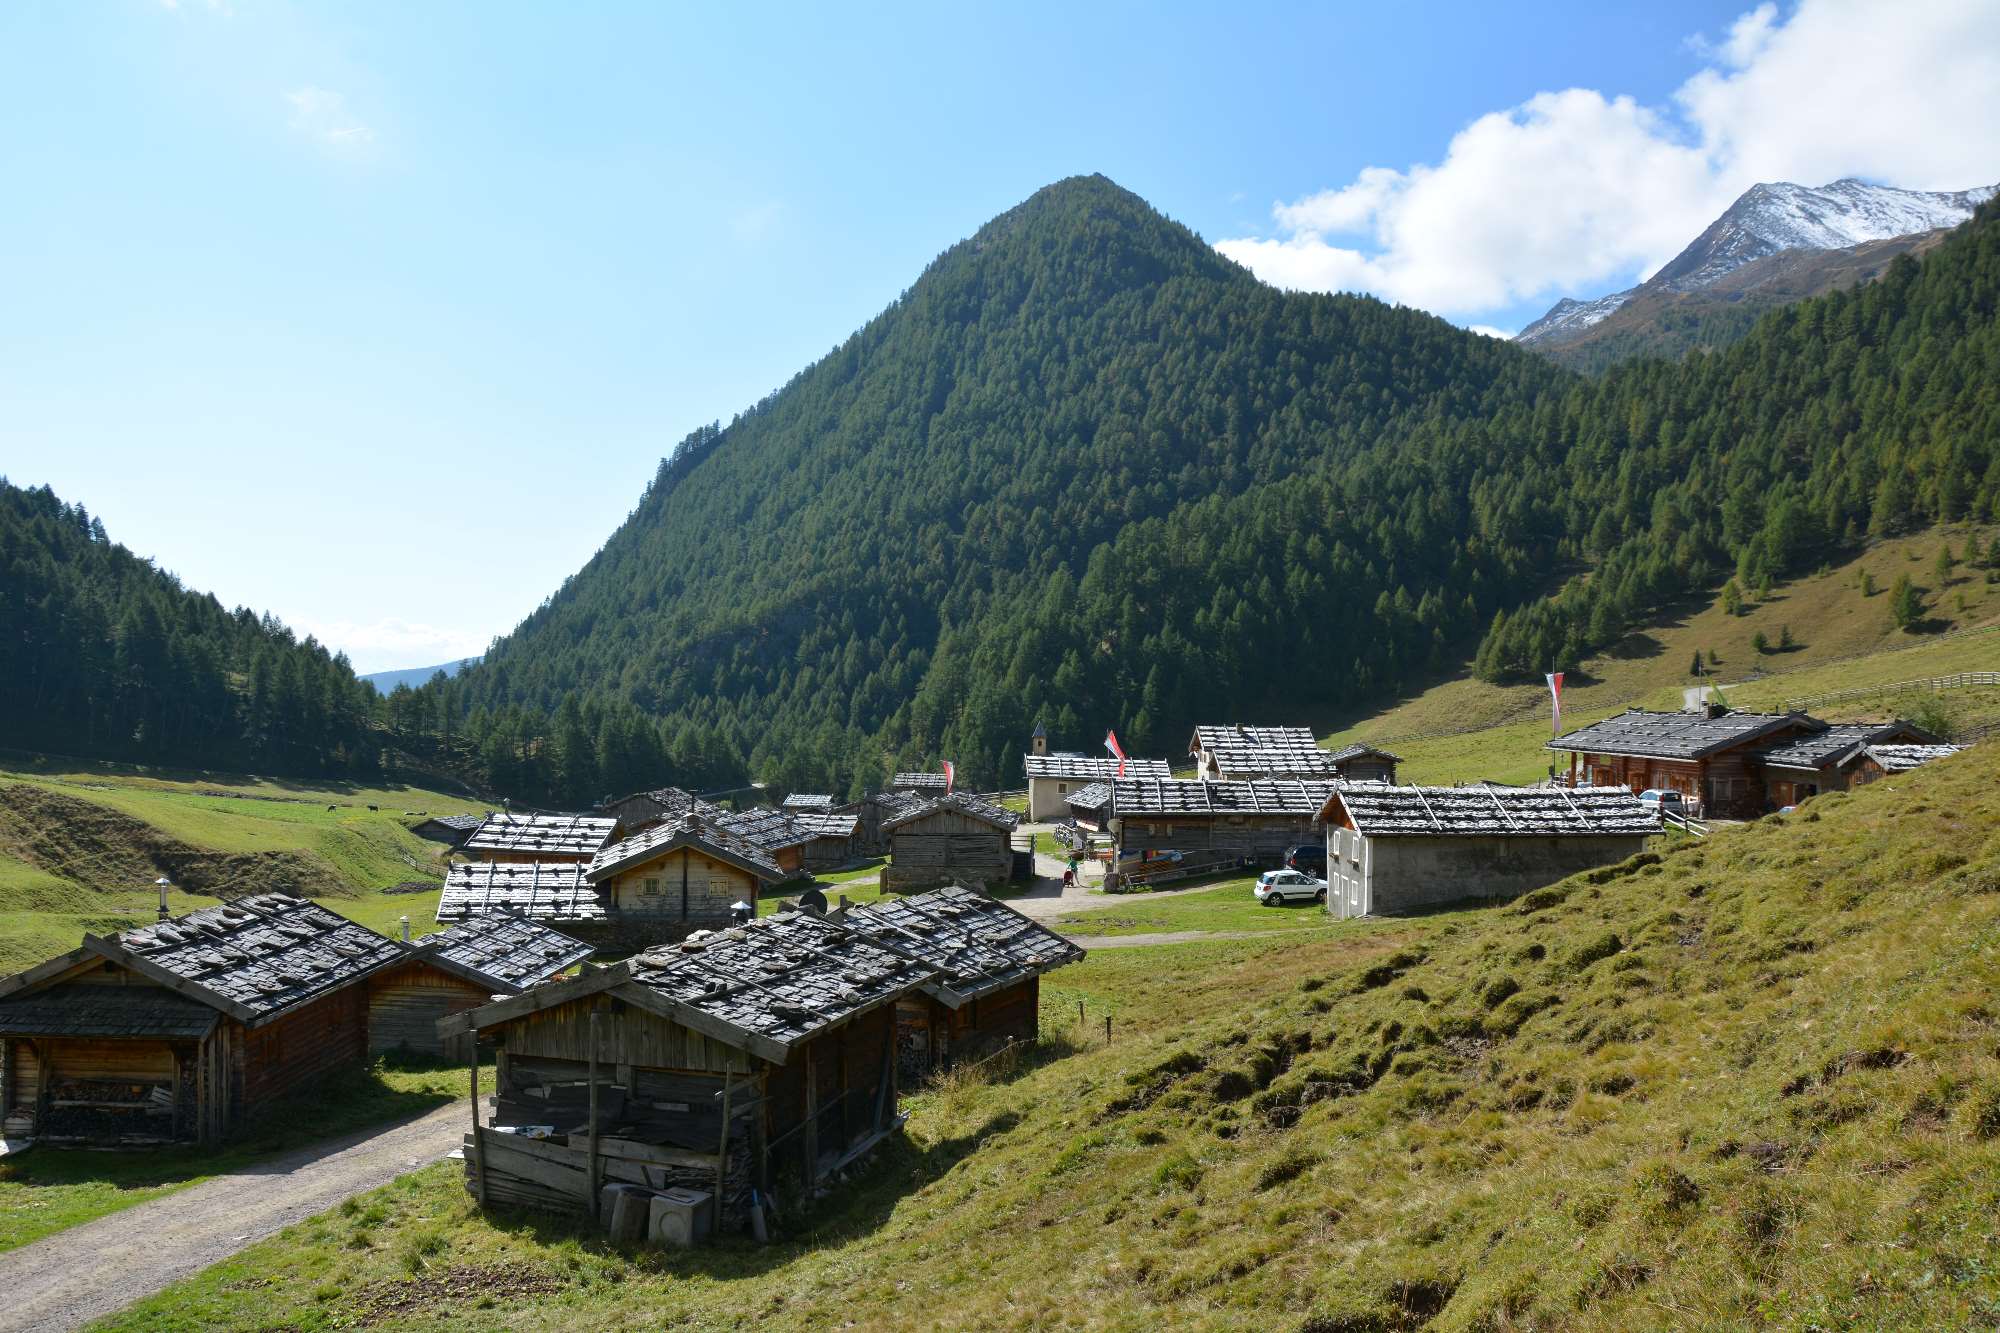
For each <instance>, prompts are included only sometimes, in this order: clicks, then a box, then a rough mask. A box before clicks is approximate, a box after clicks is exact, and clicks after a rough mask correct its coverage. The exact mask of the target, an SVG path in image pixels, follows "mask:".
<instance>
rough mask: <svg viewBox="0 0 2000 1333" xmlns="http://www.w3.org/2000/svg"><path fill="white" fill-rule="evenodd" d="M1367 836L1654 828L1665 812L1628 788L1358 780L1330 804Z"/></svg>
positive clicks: (1636, 832)
mask: <svg viewBox="0 0 2000 1333" xmlns="http://www.w3.org/2000/svg"><path fill="white" fill-rule="evenodd" d="M1326 807H1327V814H1328V816H1329V817H1334V816H1336V815H1337V813H1338V810H1339V809H1340V808H1341V807H1344V808H1345V809H1346V811H1347V814H1348V817H1349V818H1350V819H1351V820H1352V821H1353V823H1354V827H1355V828H1356V829H1358V830H1359V831H1360V832H1361V834H1362V835H1363V836H1365V837H1370V838H1383V837H1458V836H1473V835H1476V836H1480V837H1500V838H1505V837H1536V838H1547V837H1567V836H1580V835H1601V834H1634V835H1639V834H1649V833H1658V832H1659V831H1660V821H1659V817H1658V816H1657V815H1653V814H1650V813H1648V812H1647V810H1646V809H1645V807H1643V806H1641V805H1640V804H1639V798H1638V797H1636V796H1634V795H1633V794H1632V793H1631V792H1629V791H1627V790H1626V789H1625V788H1623V787H1577V788H1574V789H1569V790H1566V789H1564V788H1561V787H1492V786H1487V785H1484V784H1481V785H1478V786H1473V787H1392V786H1390V785H1388V784H1387V783H1379V782H1357V783H1353V784H1351V785H1349V786H1345V787H1342V788H1341V789H1340V791H1339V792H1338V793H1336V794H1335V795H1334V796H1332V797H1331V798H1329V799H1328V801H1327V803H1326Z"/></svg>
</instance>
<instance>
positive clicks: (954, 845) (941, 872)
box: [882, 810, 1014, 890]
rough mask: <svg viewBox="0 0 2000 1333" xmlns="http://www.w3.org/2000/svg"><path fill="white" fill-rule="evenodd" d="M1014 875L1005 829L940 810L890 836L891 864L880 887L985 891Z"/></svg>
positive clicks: (1010, 845) (898, 829)
mask: <svg viewBox="0 0 2000 1333" xmlns="http://www.w3.org/2000/svg"><path fill="white" fill-rule="evenodd" d="M1013 873H1014V852H1013V847H1012V844H1011V842H1010V839H1009V836H1008V833H1007V831H1006V830H1005V829H1000V828H995V827H993V825H991V824H988V823H985V822H983V821H981V820H977V819H973V818H971V817H970V816H968V815H965V814H962V813H960V812H959V811H956V810H939V811H937V812H935V813H933V814H930V815H927V816H925V817H924V818H922V819H913V820H911V821H910V822H909V823H907V824H899V825H897V826H896V827H895V828H893V829H890V830H889V864H888V865H886V866H884V867H882V887H883V888H885V889H893V890H909V889H925V888H933V887H935V886H937V885H940V884H952V883H957V884H967V885H973V886H977V887H984V886H985V885H988V884H1000V883H1004V882H1006V880H1007V879H1008V878H1010V877H1011V876H1012V875H1013Z"/></svg>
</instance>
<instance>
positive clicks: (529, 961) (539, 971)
mask: <svg viewBox="0 0 2000 1333" xmlns="http://www.w3.org/2000/svg"><path fill="white" fill-rule="evenodd" d="M411 951H412V952H413V953H415V954H416V955H417V956H418V957H420V958H423V959H425V960H426V961H429V962H433V963H436V964H438V965H439V966H442V967H444V968H445V969H446V970H447V971H451V972H456V973H458V974H459V975H460V976H463V977H466V978H467V979H469V980H472V981H475V982H477V983H479V984H481V985H484V986H486V987H488V988H489V989H491V990H493V991H496V992H507V991H524V990H526V989H528V987H530V986H535V985H539V984H541V983H542V982H544V981H547V980H548V979H549V978H550V977H553V976H559V975H561V974H562V973H564V972H566V971H568V970H569V969H570V968H572V967H575V966H576V965H577V964H578V963H580V962H582V961H583V960H584V959H586V958H588V957H590V955H591V953H592V952H593V950H592V949H591V946H590V945H588V944H585V943H583V941H581V940H575V939H571V938H570V937H569V936H567V935H565V934H563V933H562V932H561V931H558V930H553V929H551V928H550V927H548V926H545V925H542V924H541V923H539V922H536V921H530V920H528V919H527V918H526V917H522V916H515V915H513V914H511V913H507V912H492V913H486V914H483V915H479V916H475V917H472V918H470V919H469V920H465V921H461V922H459V923H458V924H457V925H455V926H453V927H452V928H451V929H449V930H444V931H440V932H438V933H437V934H435V935H426V936H424V937H423V938H422V939H420V940H417V941H416V942H415V943H414V944H412V945H411Z"/></svg>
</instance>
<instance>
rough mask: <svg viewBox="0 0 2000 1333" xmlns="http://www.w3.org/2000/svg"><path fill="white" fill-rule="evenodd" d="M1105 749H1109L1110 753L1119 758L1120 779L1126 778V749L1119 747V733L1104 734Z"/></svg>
mask: <svg viewBox="0 0 2000 1333" xmlns="http://www.w3.org/2000/svg"><path fill="white" fill-rule="evenodd" d="M1104 748H1105V749H1107V750H1109V751H1111V753H1112V754H1114V755H1116V756H1118V776H1119V777H1121V778H1122V777H1124V776H1125V749H1124V747H1123V746H1121V745H1119V744H1118V733H1117V732H1115V731H1107V732H1105V733H1104Z"/></svg>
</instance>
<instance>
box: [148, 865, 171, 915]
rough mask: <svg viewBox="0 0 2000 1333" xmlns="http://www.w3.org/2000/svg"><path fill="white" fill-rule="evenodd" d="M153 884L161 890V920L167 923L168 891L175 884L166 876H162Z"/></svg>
mask: <svg viewBox="0 0 2000 1333" xmlns="http://www.w3.org/2000/svg"><path fill="white" fill-rule="evenodd" d="M153 883H154V884H156V885H158V886H159V889H160V920H162V921H165V920H166V919H167V890H168V889H171V888H172V887H173V886H174V882H173V881H172V880H170V879H168V878H167V877H166V876H165V875H162V876H160V877H159V878H158V879H156V880H154V881H153Z"/></svg>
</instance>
